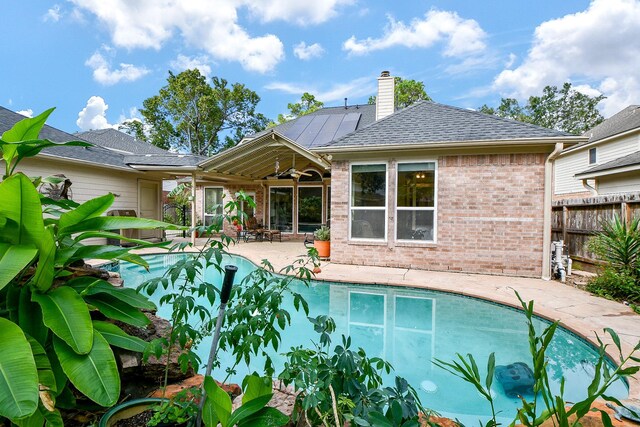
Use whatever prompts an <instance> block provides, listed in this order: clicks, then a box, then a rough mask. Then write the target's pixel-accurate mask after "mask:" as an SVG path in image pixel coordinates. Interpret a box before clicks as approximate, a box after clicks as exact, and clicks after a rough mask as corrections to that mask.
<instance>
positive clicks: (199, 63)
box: [169, 54, 211, 77]
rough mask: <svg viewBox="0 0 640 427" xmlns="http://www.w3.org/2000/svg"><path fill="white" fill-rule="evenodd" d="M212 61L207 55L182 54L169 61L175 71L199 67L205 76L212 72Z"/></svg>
mask: <svg viewBox="0 0 640 427" xmlns="http://www.w3.org/2000/svg"><path fill="white" fill-rule="evenodd" d="M210 62H211V60H210V59H209V57H208V56H206V55H200V56H194V57H188V56H185V55H182V54H180V55H178V57H177V58H176V59H174V60H173V61H171V62H170V63H169V66H170V67H171V68H172V69H174V70H175V71H179V72H180V71H184V70H192V69H194V68H197V69H198V70H200V73H201V74H202V75H203V76H205V77H209V75H210V74H211V65H209V63H210Z"/></svg>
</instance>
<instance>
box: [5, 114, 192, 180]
mask: <svg viewBox="0 0 640 427" xmlns="http://www.w3.org/2000/svg"><path fill="white" fill-rule="evenodd" d="M24 118H25V117H24V116H23V115H21V114H18V113H15V112H13V111H11V110H9V109H6V108H4V107H0V134H2V133H4V132H5V131H7V130H9V129H11V128H12V127H13V125H15V124H16V123H17V122H19V121H20V120H22V119H24ZM112 131H113V132H117V133H118V134H122V132H119V131H117V130H113V129H112ZM96 135H98V136H97V137H96ZM105 135H106V136H105ZM122 135H125V136H127V137H128V135H126V134H122ZM87 136H89V137H91V138H92V140H88V139H87V138H86V137H87ZM40 138H42V139H48V140H50V141H53V142H68V141H85V142H89V143H91V144H94V145H93V146H92V147H67V146H60V147H50V148H46V149H44V150H43V151H42V153H43V154H46V155H48V156H54V157H60V158H64V159H71V160H79V161H81V162H85V163H90V164H94V165H98V166H106V167H117V168H124V169H129V170H131V167H130V165H147V166H167V167H171V166H195V165H197V164H198V163H199V162H201V161H202V160H204V157H201V156H189V155H186V156H183V155H179V154H174V153H170V152H168V151H166V150H163V149H161V148H158V147H154V146H150V144H146V143H141V142H139V141H136V140H135V138H131V137H129V138H131V139H132V140H133V141H134V142H133V143H132V142H131V141H127V138H122V137H119V136H118V138H120V141H118V140H117V138H116V136H114V134H113V133H112V132H101V131H91V132H83V133H80V134H75V135H72V134H70V133H67V132H64V131H61V130H59V129H56V128H54V127H51V126H49V125H44V127H43V128H42V131H40ZM105 140H107V142H105ZM103 143H105V144H106V145H107V147H108V148H105V147H103V146H102V144H103ZM134 144H146V145H141V146H137V145H134ZM117 147H120V148H117ZM125 147H128V148H129V151H133V152H134V153H135V152H136V151H141V152H142V153H140V152H138V153H136V154H134V155H128V154H127V152H123V151H125V150H121V148H125ZM132 147H135V150H134V149H133V148H132ZM115 150H118V151H115ZM146 154H150V156H147V155H146Z"/></svg>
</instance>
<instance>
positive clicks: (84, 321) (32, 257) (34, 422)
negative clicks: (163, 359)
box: [0, 109, 179, 426]
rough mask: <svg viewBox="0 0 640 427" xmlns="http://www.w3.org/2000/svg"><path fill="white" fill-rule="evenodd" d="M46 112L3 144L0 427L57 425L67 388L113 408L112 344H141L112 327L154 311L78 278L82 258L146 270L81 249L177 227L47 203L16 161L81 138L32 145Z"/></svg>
mask: <svg viewBox="0 0 640 427" xmlns="http://www.w3.org/2000/svg"><path fill="white" fill-rule="evenodd" d="M52 110H53V109H51V110H47V111H45V112H44V113H42V114H40V115H39V116H37V117H34V118H27V119H24V120H21V121H20V122H18V123H17V124H16V125H15V126H14V127H13V128H12V129H10V130H8V131H7V132H5V133H4V134H3V135H2V137H1V138H0V153H1V155H2V159H3V160H4V162H5V174H4V178H3V181H2V182H0V200H1V201H2V202H1V203H0V373H2V375H0V424H2V420H3V419H8V420H10V421H11V422H12V423H14V424H16V425H18V426H42V425H45V424H46V425H47V426H49V425H51V426H61V425H63V420H62V417H61V414H60V411H59V409H58V408H61V407H69V406H73V404H74V402H73V398H72V396H73V395H72V393H71V392H70V385H72V386H73V387H74V388H75V389H76V390H77V391H79V392H81V393H82V394H84V395H85V396H86V397H87V398H89V399H91V400H92V401H94V402H96V403H97V404H99V405H102V406H105V407H108V406H112V405H114V404H115V403H116V402H117V400H118V398H119V395H120V378H119V374H118V368H117V365H116V359H115V357H114V353H113V351H112V348H111V347H120V348H124V349H127V350H132V351H138V352H142V351H143V350H144V349H145V346H146V343H145V342H144V341H142V340H140V339H139V338H135V337H132V336H129V335H128V334H126V333H125V332H124V331H123V330H122V329H120V328H119V327H118V326H116V325H114V324H113V323H111V322H110V321H104V320H95V319H94V317H98V316H92V314H93V313H95V312H99V313H100V314H101V315H102V316H101V317H100V318H107V319H113V320H118V321H121V322H124V323H127V324H131V325H134V326H145V325H146V324H147V323H149V320H148V319H147V317H146V316H145V315H144V314H143V313H142V311H141V309H153V308H155V306H154V304H153V303H152V302H150V301H149V300H148V299H147V298H146V297H144V296H142V295H141V294H139V293H138V292H137V291H135V290H133V289H127V288H116V287H114V286H112V285H111V284H110V283H109V282H107V281H105V280H102V279H99V278H95V277H88V276H78V275H76V274H74V273H75V271H76V270H77V268H76V266H77V265H80V264H84V263H83V262H82V260H84V259H89V258H94V259H96V258H97V259H108V260H126V261H130V262H134V263H137V264H141V265H144V266H146V263H145V261H144V259H142V258H141V257H140V256H138V255H135V254H132V253H130V252H129V251H130V250H131V248H121V247H118V246H110V245H96V244H87V239H90V238H96V237H100V238H117V239H121V240H129V241H131V242H133V243H135V244H137V245H138V246H137V248H139V247H144V246H149V243H148V242H145V241H141V240H136V239H127V238H125V237H123V236H120V235H119V234H118V233H113V232H112V231H109V230H114V229H123V228H134V229H135V228H137V229H153V228H165V229H176V228H179V227H176V226H173V225H170V224H166V223H163V222H160V221H155V220H149V219H142V218H131V217H126V218H125V217H106V216H102V214H103V213H104V212H106V211H107V210H108V209H109V207H110V206H111V205H112V204H113V202H114V195H113V194H107V195H104V196H101V197H97V198H95V199H92V200H89V201H87V202H85V203H82V204H78V203H75V202H73V201H70V200H60V201H56V200H52V199H50V198H47V197H45V196H43V195H41V194H40V193H39V192H38V191H37V185H38V184H39V182H41V180H40V179H36V180H35V181H34V180H32V179H30V178H29V177H27V176H26V175H24V174H23V173H20V172H16V167H17V166H18V164H19V163H20V161H21V160H22V159H24V158H26V157H31V156H35V155H36V154H38V153H39V152H40V151H41V150H42V149H44V148H48V147H55V146H57V145H67V146H68V145H71V146H88V145H90V144H88V143H86V142H81V141H72V142H66V143H62V144H59V143H54V142H51V141H48V140H42V139H38V136H39V134H40V131H41V129H42V127H43V126H44V123H45V121H46V119H47V117H48V116H49V114H51V112H52Z"/></svg>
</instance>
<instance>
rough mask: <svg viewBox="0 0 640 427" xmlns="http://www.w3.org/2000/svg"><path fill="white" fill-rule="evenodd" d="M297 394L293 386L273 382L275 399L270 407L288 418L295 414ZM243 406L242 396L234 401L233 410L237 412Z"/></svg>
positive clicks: (272, 399) (269, 404)
mask: <svg viewBox="0 0 640 427" xmlns="http://www.w3.org/2000/svg"><path fill="white" fill-rule="evenodd" d="M296 396H297V393H296V392H295V390H294V389H293V386H288V387H287V386H285V385H284V383H282V382H281V381H278V380H276V381H274V382H273V397H272V398H271V400H270V401H269V403H268V406H270V407H272V408H276V409H277V410H279V411H280V412H282V413H283V414H285V415H286V416H288V417H291V414H292V413H293V407H294V405H295V402H296ZM241 405H242V394H241V395H239V396H238V397H236V398H235V399H234V400H233V410H234V411H235V410H236V409H237V408H239V407H240V406H241Z"/></svg>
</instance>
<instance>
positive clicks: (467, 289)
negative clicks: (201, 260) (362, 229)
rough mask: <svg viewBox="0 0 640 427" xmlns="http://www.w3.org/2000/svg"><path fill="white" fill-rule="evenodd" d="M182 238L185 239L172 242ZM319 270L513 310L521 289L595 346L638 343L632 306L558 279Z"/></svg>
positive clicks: (275, 251)
mask: <svg viewBox="0 0 640 427" xmlns="http://www.w3.org/2000/svg"><path fill="white" fill-rule="evenodd" d="M181 240H183V239H177V240H174V241H181ZM205 242H206V239H197V241H196V246H200V247H201V245H203V244H205ZM155 252H157V250H156V251H155ZM229 252H231V253H233V254H237V255H241V256H243V257H245V258H248V259H249V260H251V261H252V262H254V263H255V264H258V265H259V264H260V263H261V261H262V260H263V259H267V260H269V262H271V264H272V265H273V266H274V268H275V269H276V271H278V270H280V269H281V268H283V267H284V266H286V265H289V264H291V262H292V261H294V260H295V259H296V258H297V257H299V256H303V255H305V254H306V249H305V247H304V245H303V243H302V242H300V241H284V242H273V243H270V242H268V241H265V242H253V241H252V242H243V241H241V242H240V243H237V244H234V245H232V246H230V247H229ZM320 267H321V272H320V273H318V274H317V276H316V279H318V280H326V281H332V282H349V283H363V284H380V285H395V286H407V287H413V288H425V289H432V290H439V291H446V292H453V293H457V294H461V295H466V296H472V297H476V298H481V299H485V300H490V301H495V302H499V303H502V304H506V305H509V306H513V307H520V303H519V302H518V300H517V298H516V295H515V291H517V292H518V293H519V294H520V295H521V296H522V298H523V299H524V300H525V301H529V300H533V301H534V302H535V306H534V309H535V312H536V313H537V314H538V315H540V316H542V317H545V318H547V319H550V320H560V322H561V324H562V326H564V327H565V328H567V329H569V330H571V331H573V332H575V333H576V334H578V335H580V336H583V337H584V338H586V339H588V340H589V341H591V342H592V343H594V344H596V345H597V340H596V333H598V335H599V336H600V337H601V338H605V336H604V332H603V329H604V328H611V329H613V330H614V331H616V332H617V333H618V335H619V337H620V340H621V343H622V347H623V354H625V355H626V354H628V353H630V352H631V351H632V350H633V348H634V347H635V346H636V345H637V344H638V342H639V341H640V315H637V314H635V313H634V312H633V310H632V309H631V308H629V307H628V306H626V305H624V304H621V303H618V302H615V301H609V300H606V299H604V298H599V297H596V296H593V295H591V294H590V293H588V292H586V291H582V290H580V289H577V288H574V287H571V286H567V285H564V284H562V283H560V282H556V281H544V280H542V279H533V278H523V277H506V276H492V275H481V274H465V273H450V272H440V271H426V270H412V269H404V268H385V267H371V266H362V265H345V264H338V263H335V262H331V261H322V262H321V265H320ZM605 342H610V340H609V341H605ZM609 354H610V356H611V357H612V358H613V360H618V354H617V350H616V349H615V347H614V346H613V344H611V345H610V347H609ZM629 397H630V398H633V399H640V378H639V377H638V376H636V378H634V379H632V380H631V381H630V395H629Z"/></svg>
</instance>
